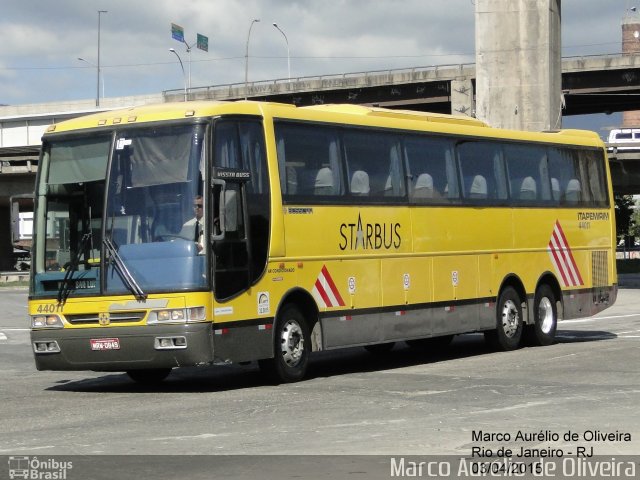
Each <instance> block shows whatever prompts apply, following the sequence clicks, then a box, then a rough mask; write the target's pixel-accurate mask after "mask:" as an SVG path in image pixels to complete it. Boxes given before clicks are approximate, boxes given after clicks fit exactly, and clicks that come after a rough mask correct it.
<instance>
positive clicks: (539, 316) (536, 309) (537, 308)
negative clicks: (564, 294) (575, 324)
mask: <svg viewBox="0 0 640 480" xmlns="http://www.w3.org/2000/svg"><path fill="white" fill-rule="evenodd" d="M533 315H534V322H533V325H528V326H527V330H526V339H527V342H528V343H529V344H530V345H534V346H546V345H551V344H552V343H553V342H554V341H555V338H556V329H557V327H558V309H557V306H556V296H555V295H554V293H553V290H552V289H551V287H550V286H549V285H547V284H543V285H540V287H538V289H537V290H536V294H535V297H534V300H533Z"/></svg>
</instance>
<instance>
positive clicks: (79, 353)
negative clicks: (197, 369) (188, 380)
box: [31, 323, 213, 372]
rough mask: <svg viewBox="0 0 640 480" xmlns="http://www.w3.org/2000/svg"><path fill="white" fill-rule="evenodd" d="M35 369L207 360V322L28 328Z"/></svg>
mask: <svg viewBox="0 0 640 480" xmlns="http://www.w3.org/2000/svg"><path fill="white" fill-rule="evenodd" d="M31 346H32V348H33V351H34V355H35V361H36V368H37V369H38V370H95V371H113V372H120V371H126V370H137V369H153V368H173V367H186V366H196V365H209V364H211V363H213V329H212V324H211V323H195V324H180V325H175V324H174V325H154V326H145V327H110V328H78V329H76V328H74V329H67V328H63V329H56V330H53V329H48V330H32V331H31Z"/></svg>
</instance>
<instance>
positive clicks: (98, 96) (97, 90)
mask: <svg viewBox="0 0 640 480" xmlns="http://www.w3.org/2000/svg"><path fill="white" fill-rule="evenodd" d="M103 13H107V11H106V10H98V69H97V70H98V80H97V83H98V86H97V88H96V107H99V106H100V16H101V15H102V14H103Z"/></svg>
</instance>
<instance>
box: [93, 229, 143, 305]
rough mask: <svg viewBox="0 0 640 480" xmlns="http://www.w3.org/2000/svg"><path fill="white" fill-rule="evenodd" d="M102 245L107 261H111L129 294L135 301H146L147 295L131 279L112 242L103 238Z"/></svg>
mask: <svg viewBox="0 0 640 480" xmlns="http://www.w3.org/2000/svg"><path fill="white" fill-rule="evenodd" d="M102 244H103V245H104V250H105V254H106V259H107V261H109V260H110V259H113V266H114V268H115V270H116V272H118V275H120V278H122V282H123V283H124V284H125V286H126V287H127V288H128V289H129V290H130V291H131V293H133V296H134V297H136V300H146V299H147V294H146V293H144V292H143V291H142V288H140V285H138V282H136V279H135V278H133V275H131V272H129V269H128V268H127V266H126V265H125V264H124V261H123V260H122V257H121V256H120V254H119V253H118V251H117V250H116V247H115V245H114V244H113V242H112V241H111V240H110V239H109V238H106V237H105V238H103V239H102Z"/></svg>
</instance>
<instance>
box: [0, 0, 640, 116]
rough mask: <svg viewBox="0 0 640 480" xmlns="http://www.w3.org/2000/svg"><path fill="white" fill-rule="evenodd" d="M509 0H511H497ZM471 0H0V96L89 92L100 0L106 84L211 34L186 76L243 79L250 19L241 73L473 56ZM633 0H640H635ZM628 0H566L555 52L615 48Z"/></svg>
mask: <svg viewBox="0 0 640 480" xmlns="http://www.w3.org/2000/svg"><path fill="white" fill-rule="evenodd" d="M504 1H505V2H506V1H509V0H504ZM474 3H475V0H0V7H1V8H0V31H1V32H2V41H1V42H0V104H8V105H15V104H24V103H41V102H48V101H62V100H78V99H91V98H95V95H96V69H95V67H91V66H90V65H88V64H87V63H84V62H81V61H79V60H78V57H82V58H84V59H86V60H87V61H88V62H91V63H93V64H94V65H95V63H96V62H97V54H98V10H107V11H108V13H105V14H102V15H101V29H100V31H101V48H100V63H101V66H102V68H103V78H104V83H105V87H104V90H105V94H106V96H107V97H109V96H124V95H140V94H146V93H157V92H160V91H162V90H167V89H180V88H183V86H184V83H183V80H184V79H183V76H182V71H181V70H180V65H179V63H178V59H177V58H176V56H175V55H174V54H172V53H171V52H169V48H172V47H173V48H175V49H176V51H177V52H178V54H179V55H180V56H181V57H182V61H183V62H184V66H185V69H188V64H189V62H188V55H187V53H186V47H185V45H184V44H181V43H180V42H178V41H176V40H173V39H172V38H171V23H172V22H173V23H176V24H178V25H180V26H182V27H183V28H184V32H185V40H186V41H187V42H188V43H189V44H192V43H195V40H196V34H197V33H200V34H202V35H206V36H207V37H209V51H208V52H203V51H201V50H198V49H196V48H195V47H194V48H193V50H192V53H191V76H192V81H191V84H192V86H194V87H196V86H205V85H215V84H225V83H235V82H243V81H244V74H245V47H246V41H247V33H248V30H249V26H250V24H251V21H252V19H254V18H258V19H260V23H256V24H254V26H253V29H252V31H251V40H250V45H249V56H250V58H249V79H250V80H265V79H274V78H286V77H287V47H286V43H285V39H284V37H283V35H282V34H281V33H280V32H279V31H278V30H276V29H275V28H274V27H273V25H272V23H273V22H276V23H277V24H278V25H279V26H280V28H281V29H282V30H283V31H284V32H285V34H286V36H287V37H288V40H289V50H290V58H291V74H292V76H293V77H300V76H309V75H322V74H332V73H343V72H358V71H366V70H376V69H388V68H404V67H414V66H425V65H440V64H453V63H465V62H473V61H474V49H475V45H474V8H475V6H474ZM638 4H639V5H638V6H639V7H640V0H638ZM635 5H636V3H634V0H563V2H562V54H563V56H572V55H588V54H604V53H619V52H620V50H621V27H620V25H621V21H622V18H623V16H624V15H625V12H626V11H627V10H628V9H629V8H631V7H633V6H635Z"/></svg>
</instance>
